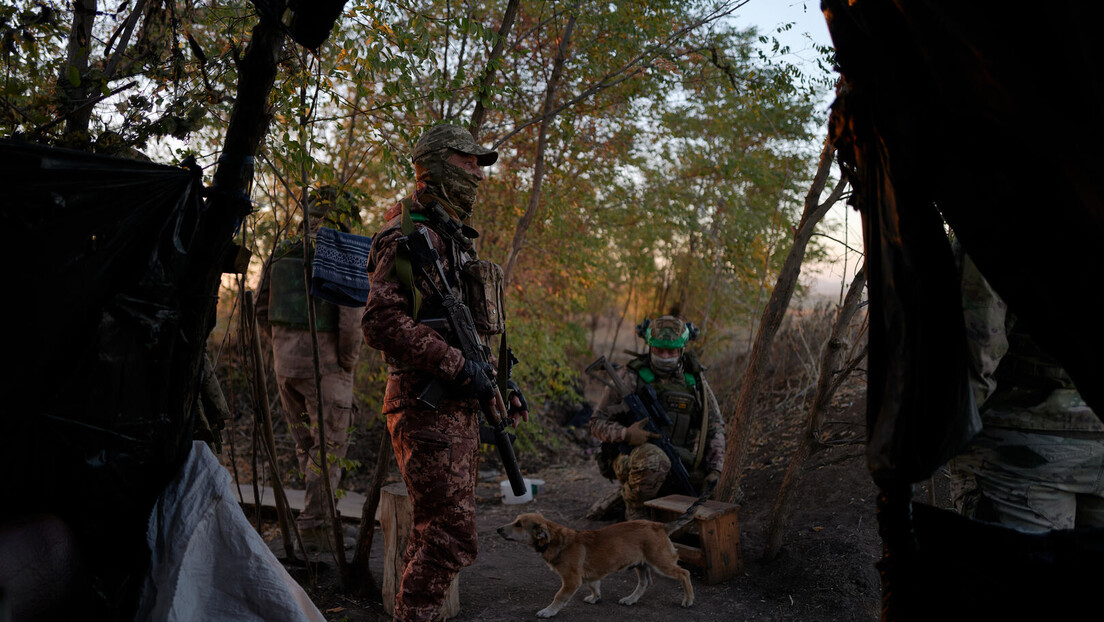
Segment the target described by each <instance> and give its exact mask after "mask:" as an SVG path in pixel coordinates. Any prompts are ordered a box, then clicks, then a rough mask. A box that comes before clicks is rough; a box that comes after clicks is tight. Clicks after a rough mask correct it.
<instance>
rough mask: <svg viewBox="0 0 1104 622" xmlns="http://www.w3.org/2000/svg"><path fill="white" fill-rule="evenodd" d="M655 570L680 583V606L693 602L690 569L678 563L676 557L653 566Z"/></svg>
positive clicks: (687, 605)
mask: <svg viewBox="0 0 1104 622" xmlns="http://www.w3.org/2000/svg"><path fill="white" fill-rule="evenodd" d="M655 569H656V572H658V573H660V574H662V575H663V576H665V577H671V578H672V579H676V580H677V581H678V582H679V583H682V606H683V607H689V606H691V605H693V604H694V586H693V585H692V584H691V583H690V571H689V570H687V569H685V568H683V567H682V566H679V565H678V557H676V558H675V559H673V560H670V561H664V562H663V563H662V564H660V565H656V566H655Z"/></svg>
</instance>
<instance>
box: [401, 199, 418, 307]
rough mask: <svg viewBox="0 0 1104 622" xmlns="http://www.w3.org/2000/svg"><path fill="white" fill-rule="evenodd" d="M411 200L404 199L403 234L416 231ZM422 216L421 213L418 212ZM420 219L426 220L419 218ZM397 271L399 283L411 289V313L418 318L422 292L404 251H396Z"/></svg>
mask: <svg viewBox="0 0 1104 622" xmlns="http://www.w3.org/2000/svg"><path fill="white" fill-rule="evenodd" d="M410 205H411V201H410V199H409V198H406V199H403V200H402V223H401V224H400V228H401V230H402V234H403V235H410V234H411V233H414V220H415V219H414V217H413V216H411V214H410ZM417 215H418V216H421V214H417ZM418 220H424V217H423V218H419V219H418ZM395 271H396V272H397V273H398V276H399V283H400V284H402V285H403V286H404V287H406V288H407V289H409V290H410V296H411V298H413V299H414V309H413V312H412V313H411V315H412V316H413V318H414V320H415V321H417V319H418V312H419V311H420V310H421V308H422V292H421V291H420V290H419V289H418V287H417V286H416V285H415V283H414V267H413V266H412V265H410V258H409V257H406V256H405V255H403V254H402V253H396V255H395Z"/></svg>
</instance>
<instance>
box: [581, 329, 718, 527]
mask: <svg viewBox="0 0 1104 622" xmlns="http://www.w3.org/2000/svg"><path fill="white" fill-rule="evenodd" d="M637 334H638V335H640V337H642V338H643V339H644V341H645V343H646V344H647V345H648V352H647V353H646V354H643V355H641V356H638V357H636V358H634V359H633V360H632V361H630V362H629V363H628V365H626V366H625V369H624V370H623V371H622V372H621V380H622V382H623V384H624V385H625V386H626V387H630V388H634V389H635V390H636V391H637V392H640V391H642V390H643V389H644V387H645V386H647V385H650V386H651V387H652V388H654V389H655V392H656V395H657V396H658V402H659V404H660V405H661V406H663V409H664V410H665V411H666V413H667V415H668V416H669V417H670V419H671V425H670V426H667V427H666V428H665V429H664V430H663V433H664V434H666V435H667V438H668V439H670V441H671V445H673V446H674V448H675V450H676V452H677V453H678V454H679V456H680V458H681V460H682V463H683V465H684V466H685V467H686V470H687V471H688V472H689V474H690V482H691V483H692V484H693V485H694V487H695V488H696V489H698V490H701V488H702V485H703V484H705V485H707V486H713V485H714V484H715V483H716V481H717V479H718V478H719V477H720V474H721V468H722V467H723V465H724V453H725V437H724V423H723V422H722V420H721V414H720V412H718V410H717V400H716V398H715V397H714V396H713V392H712V391H711V390H710V389H709V387H708V385H706V383H705V381H704V378H703V377H702V370H703V368H702V366H701V364H699V363H698V359H697V357H696V356H694V354H693V353H692V352H688V351H686V349H685V348H686V342H687V341H690V340H691V339H693V338H694V337H696V336H697V329H696V328H694V325H693V324H687V323H685V322H683V321H682V320H680V319H678V318H677V317H674V316H671V315H665V316H663V317H661V318H659V319H657V320H655V321H654V322H651V321H649V320H644V322H643V323H642V324H640V325H639V326H637ZM645 421H646V420H645V419H641V420H639V421H634V417H633V414H632V412H631V411H630V410H629V408H628V407H627V406H626V405H625V403H624V401H622V399H621V396H620V395H618V394H617V393H616V392H615V391H612V390H611V389H608V388H607V389H606V392H605V394H604V395H603V396H602V399H601V401H600V402H599V403H598V408H597V409H596V410H595V413H594V416H593V417H592V418H591V420H590V433H591V435H593V436H594V437H595V438H597V439H599V440H600V441H602V451H601V453H600V454H599V456H598V466H599V469H600V470H601V472H602V474H603V475H605V476H606V477H607V478H609V479H614V478H616V479H617V480H618V481H619V482H621V498H622V499H623V500H624V501H625V519H626V520H633V519H638V518H649V516H648V511H647V508H645V507H644V502H645V501H648V500H649V499H655V498H656V497H659V496H661V495H664V494H674V493H676V492H681V491H679V490H677V489H676V487H675V482H674V481H673V480H674V478H673V477H671V460H670V458H668V457H667V454H666V453H665V452H664V451H663V449H661V448H660V447H659V446H657V445H656V444H654V443H649V442H648V441H649V440H651V439H652V438H654V437H655V436H656V435H655V434H654V433H652V432H649V431H648V430H646V429H644V426H645Z"/></svg>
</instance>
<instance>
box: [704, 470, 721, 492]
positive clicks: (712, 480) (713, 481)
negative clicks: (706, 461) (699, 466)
mask: <svg viewBox="0 0 1104 622" xmlns="http://www.w3.org/2000/svg"><path fill="white" fill-rule="evenodd" d="M719 479H721V472H720V471H710V472H709V474H708V475H706V476H705V482H704V483H705V487H706V488H712V487H713V486H716V485H717V480H719Z"/></svg>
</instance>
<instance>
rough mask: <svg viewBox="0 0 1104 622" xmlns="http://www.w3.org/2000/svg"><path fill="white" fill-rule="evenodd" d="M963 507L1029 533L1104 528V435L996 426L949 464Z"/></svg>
mask: <svg viewBox="0 0 1104 622" xmlns="http://www.w3.org/2000/svg"><path fill="white" fill-rule="evenodd" d="M947 466H948V468H949V471H950V475H951V496H952V499H953V501H954V504H955V509H956V510H958V511H959V513H961V514H963V515H966V516H969V517H971V518H975V519H977V520H985V521H989V522H996V523H1000V524H1002V525H1005V526H1007V527H1012V528H1015V529H1019V530H1021V531H1026V532H1043V531H1049V530H1052V529H1072V528H1074V527H1104V438H1100V437H1099V436H1098V435H1096V436H1095V437H1088V436H1060V435H1052V434H1038V433H1031V432H1024V431H1019V430H1011V429H1006V428H996V427H990V428H986V429H984V430H982V432H981V434H979V435H978V436H977V438H975V439H974V441H973V442H972V443H971V444H970V446H969V447H967V448H966V450H965V451H963V452H962V453H961V454H959V455H958V456H956V457H955V458H954V459H952V460H951V461H950V462H949V463H948V465H947Z"/></svg>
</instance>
